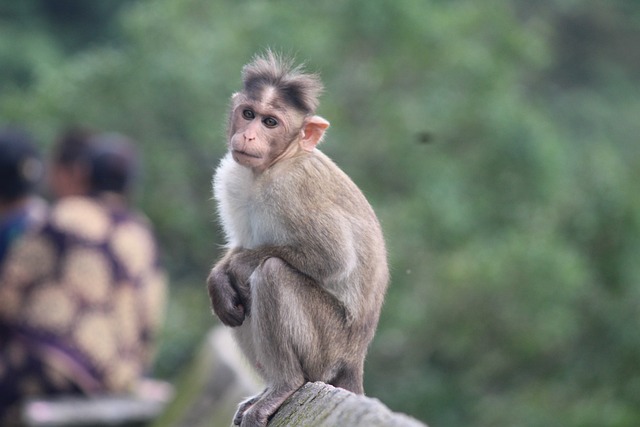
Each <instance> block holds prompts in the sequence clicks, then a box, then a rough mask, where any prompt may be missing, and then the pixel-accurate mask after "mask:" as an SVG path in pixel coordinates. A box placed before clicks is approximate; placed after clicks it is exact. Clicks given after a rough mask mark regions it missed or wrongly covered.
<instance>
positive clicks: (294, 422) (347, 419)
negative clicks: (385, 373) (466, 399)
mask: <svg viewBox="0 0 640 427" xmlns="http://www.w3.org/2000/svg"><path fill="white" fill-rule="evenodd" d="M269 426H270V427H293V426H313V427H342V426H350V427H426V425H425V424H423V423H421V422H420V421H418V420H416V419H414V418H411V417H409V416H407V415H404V414H398V413H394V412H391V410H389V408H387V407H386V406H384V405H383V404H382V403H381V402H380V401H379V400H377V399H372V398H369V397H365V396H358V395H355V394H353V393H351V392H348V391H346V390H343V389H340V388H335V387H333V386H330V385H327V384H325V383H321V382H316V383H307V384H305V385H304V386H303V387H302V388H301V389H300V390H298V391H297V392H296V393H295V394H294V395H293V396H291V397H290V398H289V399H288V400H287V401H286V402H285V403H284V404H283V405H282V407H281V408H280V410H278V412H277V413H276V415H275V416H274V417H273V419H272V420H271V422H270V423H269Z"/></svg>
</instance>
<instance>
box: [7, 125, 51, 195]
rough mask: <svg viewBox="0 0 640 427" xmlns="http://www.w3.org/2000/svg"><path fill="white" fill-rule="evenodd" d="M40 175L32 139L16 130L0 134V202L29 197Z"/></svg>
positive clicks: (40, 167) (38, 156)
mask: <svg viewBox="0 0 640 427" xmlns="http://www.w3.org/2000/svg"><path fill="white" fill-rule="evenodd" d="M42 174H43V164H42V159H41V158H40V154H39V152H38V150H37V149H36V148H35V146H34V144H33V141H32V139H31V136H30V135H29V134H28V133H27V132H26V131H24V130H23V129H19V128H5V129H3V130H0V200H2V201H6V202H12V201H14V200H17V199H19V198H21V197H24V196H26V195H28V194H30V193H32V192H33V191H34V190H35V187H36V186H37V185H38V183H39V182H40V179H41V178H42Z"/></svg>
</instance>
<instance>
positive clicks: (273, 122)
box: [262, 117, 278, 128]
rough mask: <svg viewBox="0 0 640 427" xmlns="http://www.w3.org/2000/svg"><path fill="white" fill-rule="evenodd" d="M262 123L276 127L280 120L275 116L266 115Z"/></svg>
mask: <svg viewBox="0 0 640 427" xmlns="http://www.w3.org/2000/svg"><path fill="white" fill-rule="evenodd" d="M262 123H264V125H265V126H266V127H268V128H274V127H276V126H278V121H277V120H276V119H274V118H273V117H265V118H264V120H262Z"/></svg>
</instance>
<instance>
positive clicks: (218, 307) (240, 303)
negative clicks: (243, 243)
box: [207, 249, 257, 326]
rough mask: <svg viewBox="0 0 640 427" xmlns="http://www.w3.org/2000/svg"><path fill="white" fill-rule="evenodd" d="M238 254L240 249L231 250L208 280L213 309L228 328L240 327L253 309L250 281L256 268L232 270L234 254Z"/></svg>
mask: <svg viewBox="0 0 640 427" xmlns="http://www.w3.org/2000/svg"><path fill="white" fill-rule="evenodd" d="M238 252H239V249H231V250H229V251H228V252H227V253H226V254H225V256H224V257H223V258H222V259H221V260H220V261H218V263H216V265H215V266H214V267H213V269H212V270H211V273H210V274H209V277H208V278H207V287H208V290H209V298H210V299H211V307H212V308H213V311H214V312H215V313H216V315H217V316H218V318H219V319H220V320H221V321H222V323H224V324H225V325H227V326H240V325H241V324H242V322H243V321H244V319H245V317H246V316H247V315H248V314H249V308H250V307H251V302H250V296H251V292H250V289H249V280H248V279H249V276H250V275H251V272H252V271H253V269H255V267H251V265H249V264H242V265H236V266H235V268H231V261H232V260H233V259H234V254H237V253H238ZM236 264H237V263H236ZM256 266H257V264H256Z"/></svg>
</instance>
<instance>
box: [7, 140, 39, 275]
mask: <svg viewBox="0 0 640 427" xmlns="http://www.w3.org/2000/svg"><path fill="white" fill-rule="evenodd" d="M43 169H44V168H43V164H42V160H41V159H40V155H39V153H38V150H37V149H36V148H35V146H34V145H33V142H32V140H31V137H30V135H29V134H28V133H27V132H25V131H24V130H22V129H18V128H5V129H3V130H0V268H1V266H2V263H3V261H4V258H5V255H6V253H7V250H8V249H9V247H10V246H11V244H12V243H13V242H14V241H16V239H17V238H18V237H20V236H21V235H22V234H23V233H24V232H25V231H26V230H27V229H28V228H30V227H31V226H34V225H35V224H37V223H38V222H40V221H41V220H42V219H43V217H44V214H45V210H46V206H45V203H44V201H43V200H42V199H41V198H39V197H37V196H36V193H35V192H36V187H37V185H38V184H39V182H40V179H41V177H42V171H43Z"/></svg>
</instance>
